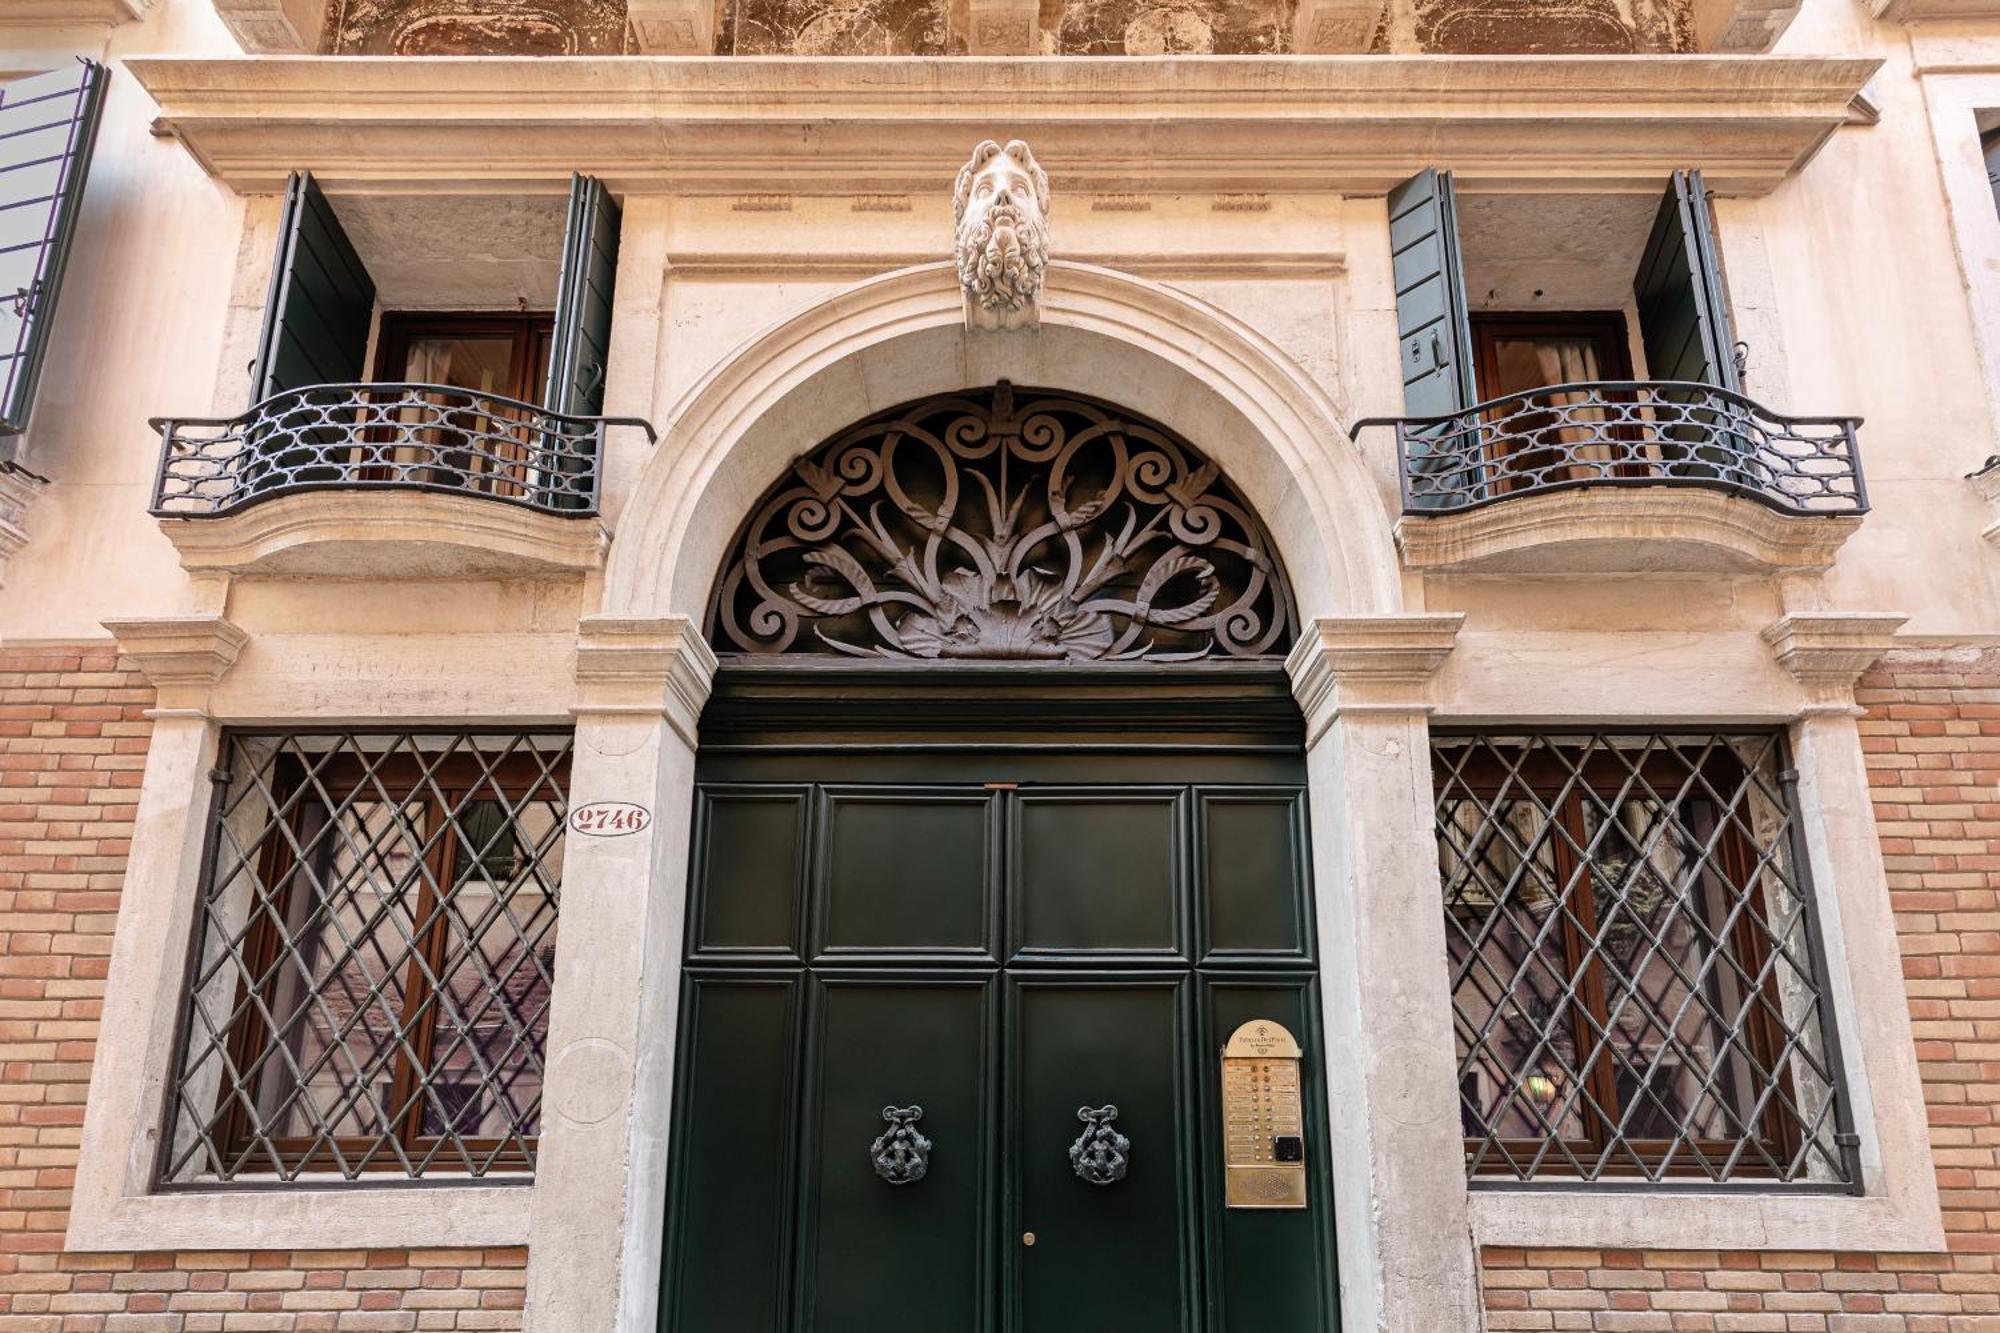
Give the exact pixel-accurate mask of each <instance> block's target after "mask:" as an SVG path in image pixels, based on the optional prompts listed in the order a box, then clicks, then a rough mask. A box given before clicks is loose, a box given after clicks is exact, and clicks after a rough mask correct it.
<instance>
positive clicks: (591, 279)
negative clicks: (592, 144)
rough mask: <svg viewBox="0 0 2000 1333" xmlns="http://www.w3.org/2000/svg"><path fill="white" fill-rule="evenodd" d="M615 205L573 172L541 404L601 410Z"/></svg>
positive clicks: (577, 411)
mask: <svg viewBox="0 0 2000 1333" xmlns="http://www.w3.org/2000/svg"><path fill="white" fill-rule="evenodd" d="M618 218H619V214H618V205H617V204H616V203H614V202H612V199H611V193H610V191H608V190H606V189H605V188H604V186H603V185H602V184H600V183H599V182H597V181H595V180H593V179H591V178H590V177H588V176H572V177H570V185H569V225H568V229H567V233H566V235H565V236H564V239H563V268H562V281H561V284H560V285H559V286H558V287H557V289H556V322H555V339H554V344H553V346H552V347H551V348H550V350H549V378H548V383H547V384H546V385H545V386H544V388H543V390H542V406H544V407H546V408H548V409H549V410H550V411H552V412H565V413H568V414H570V415H572V416H596V415H598V414H599V413H601V412H602V411H603V410H604V367H605V363H606V360H607V358H608V357H609V355H610V351H611V293H612V286H613V284H614V283H615V282H616V280H617V277H618Z"/></svg>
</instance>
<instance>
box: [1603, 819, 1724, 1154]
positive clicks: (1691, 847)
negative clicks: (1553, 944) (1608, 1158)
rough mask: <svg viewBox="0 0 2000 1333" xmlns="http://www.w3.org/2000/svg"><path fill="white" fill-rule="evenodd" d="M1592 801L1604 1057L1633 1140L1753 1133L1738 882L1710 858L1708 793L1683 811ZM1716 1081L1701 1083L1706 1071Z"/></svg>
mask: <svg viewBox="0 0 2000 1333" xmlns="http://www.w3.org/2000/svg"><path fill="white" fill-rule="evenodd" d="M1608 814H1609V812H1606V811H1604V810H1601V809H1600V808H1598V807H1596V806H1595V805H1592V806H1590V807H1587V808H1586V811H1585V820H1586V825H1587V828H1588V832H1589V836H1590V839H1591V845H1592V855H1591V881H1592V888H1593V892H1594V894H1595V898H1596V906H1597V920H1598V935H1599V939H1600V941H1601V945H1600V948H1599V951H1598V958H1599V960H1600V962H1601V963H1602V971H1603V976H1604V981H1603V984H1604V990H1605V1011H1606V1015H1607V1017H1606V1021H1605V1038H1604V1043H1605V1046H1606V1049H1607V1055H1608V1058H1609V1059H1610V1061H1611V1063H1612V1072H1613V1076H1614V1079H1615V1082H1616V1088H1617V1095H1616V1100H1617V1111H1618V1115H1619V1117H1620V1120H1621V1122H1622V1128H1623V1130H1624V1133H1625V1135H1626V1136H1627V1137H1628V1138H1637V1139H1667V1138H1672V1137H1674V1136H1675V1135H1676V1134H1677V1133H1678V1132H1680V1131H1681V1129H1682V1128H1683V1127H1685V1129H1686V1131H1687V1133H1689V1134H1690V1135H1691V1136H1694V1137H1696V1138H1704V1139H1729V1138H1734V1137H1737V1136H1739V1135H1742V1134H1745V1133H1748V1132H1753V1131H1754V1128H1755V1123H1754V1122H1755V1120H1756V1110H1755V1107H1756V1086H1755V1083H1754V1082H1753V1081H1752V1080H1751V1079H1750V1078H1748V1077H1746V1075H1747V1074H1748V1071H1747V1070H1746V1069H1744V1068H1743V1067H1742V1064H1743V1062H1742V1061H1741V1060H1740V1059H1737V1058H1735V1056H1734V1052H1732V1051H1731V1050H1730V1048H1729V1034H1730V1031H1731V1029H1732V1027H1734V1026H1735V1025H1736V1024H1738V1023H1740V1022H1742V1020H1743V1019H1744V1018H1745V1017H1746V1016H1748V1012H1749V1011H1748V1008H1747V999H1748V997H1747V994H1746V989H1745V986H1744V980H1745V971H1744V968H1745V965H1754V961H1755V960H1754V958H1752V957H1748V956H1744V957H1740V958H1739V957H1737V956H1735V953H1734V951H1733V950H1732V947H1731V941H1730V935H1731V931H1732V924H1733V923H1732V921H1731V909H1732V907H1733V906H1734V905H1735V902H1736V900H1737V897H1738V895H1737V893H1736V892H1735V890H1734V887H1733V886H1732V885H1730V884H1729V883H1728V881H1726V880H1724V879H1723V878H1722V876H1721V875H1720V874H1719V873H1718V872H1717V870H1716V869H1715V868H1714V867H1713V866H1712V865H1708V864H1705V863H1704V861H1703V857H1702V849H1703V848H1704V847H1705V846H1707V845H1708V844H1709V843H1710V842H1711V841H1712V840H1714V839H1715V838H1716V836H1717V833H1718V821H1717V819H1716V812H1715V806H1714V803H1713V802H1712V801H1709V800H1706V799H1703V798H1699V797H1696V798H1691V799H1688V800H1685V801H1683V802H1681V804H1680V806H1679V808H1678V810H1675V809H1671V808H1669V807H1668V806H1666V805H1665V804H1663V803H1662V802H1659V801H1656V800H1629V801H1626V802H1624V803H1622V804H1621V805H1620V806H1618V807H1617V810H1616V812H1615V814H1616V817H1615V818H1613V817H1608ZM1705 1078H1706V1079H1708V1080H1709V1082H1708V1083H1706V1084H1704V1079H1705Z"/></svg>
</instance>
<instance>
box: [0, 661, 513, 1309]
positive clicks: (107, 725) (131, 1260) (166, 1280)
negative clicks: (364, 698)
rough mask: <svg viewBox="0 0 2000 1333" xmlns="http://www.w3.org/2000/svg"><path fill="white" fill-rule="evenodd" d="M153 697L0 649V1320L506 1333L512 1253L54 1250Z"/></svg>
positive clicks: (83, 666)
mask: <svg viewBox="0 0 2000 1333" xmlns="http://www.w3.org/2000/svg"><path fill="white" fill-rule="evenodd" d="M151 700H152V692H151V690H149V689H148V688H147V687H146V684H145V682H144V680H142V679H141V678H140V677H139V676H138V675H137V674H136V673H134V672H132V671H130V670H127V669H123V668H122V667H121V666H120V664H119V662H118V660H117V656H116V654H115V653H114V652H112V650H111V649H109V648H98V647H78V648H49V649H36V650H33V651H25V650H11V651H0V1330H4V1331H5V1333H96V1331H97V1330H103V1333H118V1331H119V1330H130V1331H135V1333H136V1331H138V1330H145V1331H146V1333H198V1331H199V1330H239V1329H240V1330H245V1331H246V1333H255V1331H273V1330H300V1331H301V1333H303V1331H304V1330H328V1329H340V1330H350V1329H351V1330H355V1333H362V1331H363V1330H406V1329H518V1328H520V1327H521V1297H522V1290H523V1288H522V1283H523V1277H524V1272H525V1266H526V1263H527V1256H526V1254H525V1253H524V1252H523V1251H520V1250H499V1251H479V1250H386V1251H358V1250H357V1251H351V1252H347V1251H329V1252H278V1253H272V1252H249V1251H246V1252H241V1253H200V1254H65V1253H64V1252H63V1249H62V1237H63V1227H64V1225H65V1221H66V1218H67V1209H68V1206H69V1187H70V1182H71V1178H72V1176H73V1174H74V1167H75V1161H76V1146H77V1139H78V1136H79V1134H80V1133H81V1131H82V1127H83V1105H84V1097H85V1092H86V1089H87V1086H88V1083H89V1079H90V1060H91V1052H92V1050H93V1044H94V1041H95V1038H96V1035H97V1019H98V1012H99V1005H100V1003H101V1000H102V997H103V994H104V974H105V964H106V962H107V960H108V958H109V955H110V952H111V933H112V925H113V921H114V919H115V917H116V915H117V911H118V892H119V887H120V883H121V881H122V879H123V875H124V866H125V853H126V849H127V845H128V842H129V839H130V837H131V832H132V811H133V807H134V805H135V804H136V802H137V801H138V797H139V780H140V774H141V771H142V770H143V768H144V767H145V762H146V741H147V735H148V733H149V731H150V729H151V728H150V724H149V723H148V722H147V721H146V718H145V715H144V710H145V708H146V707H147V706H148V704H149V703H150V702H151Z"/></svg>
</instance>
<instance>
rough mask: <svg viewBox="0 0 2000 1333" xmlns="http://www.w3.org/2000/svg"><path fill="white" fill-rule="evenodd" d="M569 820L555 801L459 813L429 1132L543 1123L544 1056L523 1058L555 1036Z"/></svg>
mask: <svg viewBox="0 0 2000 1333" xmlns="http://www.w3.org/2000/svg"><path fill="white" fill-rule="evenodd" d="M562 827H563V823H562V814H561V811H559V810H558V809H557V808H556V807H555V806H554V805H553V804H552V803H550V802H547V801H534V802H530V803H528V804H526V805H524V806H522V807H521V808H520V809H519V810H517V811H515V812H514V815H513V817H512V818H511V819H510V818H509V816H508V813H507V808H506V806H505V805H504V804H503V803H502V802H500V801H496V800H480V801H473V802H470V803H468V804H467V805H466V806H465V807H464V809H463V811H462V812H461V815H460V818H459V825H458V838H459V844H460V852H459V865H458V870H457V873H456V876H455V878H456V883H457V888H456V891H455V892H454V893H453V895H452V897H451V900H450V903H449V905H448V907H447V909H446V910H445V912H444V913H443V917H444V921H443V927H444V934H445V937H446V939H447V941H448V944H447V946H446V953H445V957H444V962H443V964H442V965H441V967H440V968H439V974H440V979H441V982H442V984H441V985H440V987H439V993H438V1004H437V1007H438V1016H437V1028H436V1035H435V1039H434V1042H433V1045H432V1050H431V1055H430V1060H429V1069H430V1075H431V1080H432V1083H431V1087H432V1089H433V1091H434V1095H433V1096H432V1097H431V1098H430V1099H429V1100H428V1102H427V1104H426V1106H425V1108H424V1132H425V1133H426V1134H445V1133H456V1134H460V1135H464V1136H466V1137H471V1138H492V1137H496V1136H499V1135H502V1134H505V1133H506V1132H507V1127H508V1126H509V1125H515V1124H517V1125H520V1126H521V1127H522V1129H523V1132H525V1133H529V1134H532V1133H535V1132H537V1129H538V1128H539V1125H540V1122H541V1100H542V1067H541V1061H540V1059H539V1058H536V1059H532V1060H530V1059H524V1058H522V1057H523V1055H524V1053H527V1052H539V1051H540V1050H542V1048H543V1044H544V1039H545V1038H546V1037H547V1035H548V1022H549V987H550V982H551V980H552V979H553V977H554V975H555V952H556V899H557V894H558V889H559V886H558V884H557V883H556V882H555V877H556V874H557V873H558V872H557V870H556V869H554V868H559V867H560V866H561V865H562Z"/></svg>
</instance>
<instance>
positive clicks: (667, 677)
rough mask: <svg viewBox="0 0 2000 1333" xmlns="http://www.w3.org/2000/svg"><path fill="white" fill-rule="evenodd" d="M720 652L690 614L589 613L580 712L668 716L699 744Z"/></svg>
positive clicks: (580, 655) (583, 635) (579, 660)
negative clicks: (698, 734) (648, 616)
mask: <svg viewBox="0 0 2000 1333" xmlns="http://www.w3.org/2000/svg"><path fill="white" fill-rule="evenodd" d="M714 684H715V653H714V651H713V650H711V649H710V648H709V646H708V640H707V639H705V638H703V637H702V633H701V628H700V627H699V626H698V625H696V624H695V623H694V622H693V621H691V620H689V619H688V618H687V617H685V616H666V617H662V618H660V619H657V620H654V619H634V618H627V617H622V616H585V617H584V618H583V619H582V620H581V621H580V622H579V623H578V625H577V636H576V690H577V704H576V712H577V714H578V715H579V716H585V715H591V714H598V715H603V714H636V715H642V716H647V717H665V718H666V719H667V722H668V724H669V725H671V726H672V727H673V729H674V730H675V731H676V732H678V733H679V734H680V737H681V739H682V740H684V741H686V742H687V743H688V745H690V746H693V745H694V744H695V732H696V726H697V724H698V723H699V722H700V720H701V710H702V705H704V704H706V703H707V702H708V694H709V691H710V689H712V688H713V687H714Z"/></svg>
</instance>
